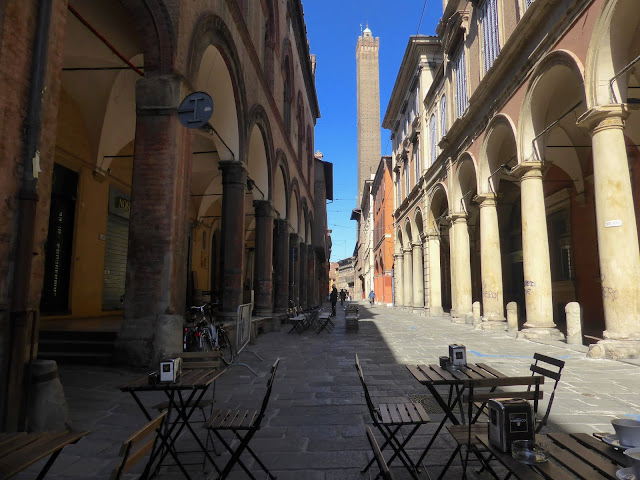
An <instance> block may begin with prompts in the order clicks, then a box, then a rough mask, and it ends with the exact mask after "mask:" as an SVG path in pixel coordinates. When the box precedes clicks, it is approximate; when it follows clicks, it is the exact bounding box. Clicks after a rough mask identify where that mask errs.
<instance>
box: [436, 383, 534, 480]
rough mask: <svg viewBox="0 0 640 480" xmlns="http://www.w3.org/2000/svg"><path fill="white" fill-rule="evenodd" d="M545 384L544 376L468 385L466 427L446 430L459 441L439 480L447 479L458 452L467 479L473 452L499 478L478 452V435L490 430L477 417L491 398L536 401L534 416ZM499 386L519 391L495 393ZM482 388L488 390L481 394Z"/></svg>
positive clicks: (464, 425) (448, 426)
mask: <svg viewBox="0 0 640 480" xmlns="http://www.w3.org/2000/svg"><path fill="white" fill-rule="evenodd" d="M543 383H544V377H541V376H528V377H502V378H491V379H480V380H470V381H469V383H468V384H467V386H466V389H467V393H465V394H464V395H463V401H464V402H465V403H466V405H467V412H466V413H467V417H468V418H467V424H460V425H447V430H448V431H449V433H450V434H451V436H452V437H453V439H454V440H455V442H456V448H455V450H454V451H453V453H452V454H451V456H450V457H449V460H448V461H447V464H446V465H445V466H444V468H443V469H442V472H440V476H439V477H438V480H440V479H442V478H444V475H445V473H446V472H447V470H448V469H449V467H450V466H451V463H452V462H453V459H454V458H455V457H456V455H457V454H458V453H460V460H461V461H462V468H463V478H466V474H467V464H468V461H469V454H470V453H473V454H474V455H475V456H476V458H477V459H478V460H479V461H480V463H481V464H482V469H485V468H486V469H487V470H489V472H490V473H491V474H492V475H493V476H494V477H495V478H497V476H496V474H495V472H494V471H493V469H492V468H491V467H490V465H489V460H490V458H489V459H485V458H484V457H483V456H482V453H481V452H480V450H479V449H478V445H480V442H479V441H478V440H477V438H476V436H477V435H479V434H483V433H484V434H486V433H488V430H489V424H488V422H485V421H483V422H480V421H478V417H479V416H480V414H481V413H482V412H483V411H484V408H485V405H486V403H487V402H488V401H489V400H491V399H497V398H524V399H526V400H533V414H534V416H535V414H536V412H537V411H538V401H539V400H540V399H541V398H542V395H543V394H542V390H541V389H540V385H542V384H543ZM500 387H509V388H511V387H515V388H516V389H517V390H516V391H514V390H509V391H504V390H496V389H497V388H500ZM480 388H482V389H484V390H485V391H482V390H480V391H478V389H480ZM474 411H475V413H474ZM462 447H465V449H466V453H465V457H464V458H462V453H461V449H462Z"/></svg>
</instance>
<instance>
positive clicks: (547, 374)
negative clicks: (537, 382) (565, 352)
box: [530, 365, 560, 381]
mask: <svg viewBox="0 0 640 480" xmlns="http://www.w3.org/2000/svg"><path fill="white" fill-rule="evenodd" d="M530 370H531V371H532V372H533V373H537V374H538V375H544V376H545V377H549V378H552V379H554V380H556V381H557V380H560V374H559V373H558V372H552V371H551V370H547V369H546V368H542V367H539V366H537V365H531V367H530Z"/></svg>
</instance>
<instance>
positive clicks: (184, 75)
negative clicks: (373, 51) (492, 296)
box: [0, 0, 331, 431]
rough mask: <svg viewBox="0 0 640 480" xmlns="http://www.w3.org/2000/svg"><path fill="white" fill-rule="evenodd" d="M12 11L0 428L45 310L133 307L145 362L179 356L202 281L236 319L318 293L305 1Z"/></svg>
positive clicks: (122, 341)
mask: <svg viewBox="0 0 640 480" xmlns="http://www.w3.org/2000/svg"><path fill="white" fill-rule="evenodd" d="M18 4H19V5H18ZM0 22H2V25H1V26H0V69H1V70H2V75H1V76H0V78H2V79H3V80H2V81H3V82H4V83H3V87H4V88H2V92H3V93H2V96H3V101H2V102H1V103H2V109H3V118H5V119H9V120H8V121H5V122H4V123H3V128H4V132H5V134H4V135H3V136H2V139H1V140H0V150H1V151H2V152H3V154H2V155H1V156H0V157H1V160H0V162H2V163H1V165H2V172H4V173H3V174H2V175H1V176H0V192H2V193H1V196H2V200H3V201H2V202H1V203H2V206H1V207H0V208H1V209H2V218H3V219H5V221H4V222H2V224H1V225H0V316H1V317H2V322H1V324H2V327H1V328H2V330H1V331H0V335H1V337H2V352H1V354H2V356H1V364H0V366H1V372H2V373H1V379H2V383H3V385H6V386H7V388H6V389H3V390H2V398H0V411H1V412H2V423H3V427H4V429H5V430H4V431H10V430H12V429H15V428H17V426H18V424H19V423H20V422H19V416H20V410H21V409H20V405H21V399H23V398H24V397H23V392H22V385H23V384H25V383H28V381H27V382H25V381H24V378H25V376H28V374H29V365H30V362H31V361H32V360H33V359H34V358H35V357H36V356H37V353H38V332H39V331H41V330H42V329H45V328H46V326H47V322H51V321H54V320H55V321H58V322H60V321H61V322H72V321H74V322H75V323H74V325H76V326H77V325H82V324H84V323H85V322H91V321H93V320H95V319H102V318H105V317H116V318H120V319H122V318H124V319H123V320H121V323H122V325H121V328H120V333H119V337H118V341H117V344H116V348H117V357H116V358H118V359H119V360H120V361H123V362H127V363H129V364H132V365H148V364H149V363H150V362H154V361H155V360H156V359H158V358H160V357H162V356H163V355H165V354H166V353H167V352H173V351H177V350H178V349H180V345H181V331H182V322H183V314H184V311H185V307H187V306H189V305H191V304H192V303H191V302H192V292H193V291H194V290H210V291H211V292H212V296H213V297H214V299H217V300H219V301H220V302H221V304H222V306H221V315H222V316H223V317H228V318H233V317H234V316H235V315H236V310H237V308H238V306H239V305H240V304H245V303H252V304H253V307H254V311H255V313H256V314H258V315H261V316H269V315H273V314H274V313H277V312H284V311H286V309H287V307H288V305H289V302H290V301H291V302H294V303H296V304H300V305H302V306H311V305H313V304H316V303H318V302H319V301H320V299H321V298H323V296H324V295H325V293H324V291H326V288H327V280H325V281H323V282H322V281H315V279H318V278H319V274H318V272H319V271H320V270H321V265H322V264H323V263H326V262H327V260H328V258H329V254H330V252H329V248H330V241H329V239H328V237H327V235H326V232H327V229H326V212H324V211H322V212H320V211H317V209H318V208H319V209H320V210H323V209H324V208H325V207H324V205H325V200H326V198H327V194H328V192H329V191H330V190H331V188H330V187H329V186H328V185H327V181H328V180H329V179H328V178H327V177H326V176H324V171H325V169H324V167H323V172H317V171H316V170H317V169H318V168H319V164H317V163H316V162H315V161H314V155H313V152H314V126H315V122H316V119H317V118H318V117H319V115H320V112H319V107H318V101H317V98H316V92H315V85H314V70H315V59H314V58H313V57H312V56H311V55H310V53H309V46H308V41H307V37H306V28H305V24H304V17H303V12H302V4H301V2H300V0H278V1H274V2H265V1H259V2H246V1H240V0H222V1H218V2H211V1H206V0H194V1H192V2H178V3H176V2H169V1H163V0H153V1H141V0H122V1H120V2H91V1H77V2H73V4H71V3H68V2H66V1H62V2H37V1H26V2H25V1H22V2H14V1H10V2H3V3H2V5H1V6H0ZM96 32H98V33H96ZM98 34H99V35H98ZM103 39H105V40H106V41H103ZM196 91H201V92H205V93H206V94H207V95H209V96H210V97H211V98H212V100H213V107H212V115H211V117H210V119H208V126H207V125H206V121H207V119H204V120H202V118H203V116H201V115H200V113H199V111H197V109H196V108H195V107H194V105H195V103H191V104H189V105H187V110H188V109H189V108H191V110H189V111H190V112H193V114H192V115H193V117H192V118H191V119H189V120H188V121H186V123H187V124H188V123H189V122H191V121H193V120H198V121H200V120H202V123H203V124H204V125H203V127H204V128H200V129H189V128H185V127H184V126H183V125H182V124H181V121H180V118H179V117H180V105H181V102H182V101H183V99H184V98H185V97H186V96H187V95H188V94H190V93H192V92H196ZM196 114H197V115H196ZM196 117H197V118H196ZM319 176H320V177H322V178H320V180H321V183H324V187H321V186H318V183H317V182H318V180H319ZM317 196H320V197H324V198H322V199H321V200H320V201H318V200H319V199H318V198H316V197H317ZM322 288H324V290H323V291H322V292H321V289H322ZM74 328H75V327H74Z"/></svg>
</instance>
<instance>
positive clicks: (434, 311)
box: [429, 307, 444, 317]
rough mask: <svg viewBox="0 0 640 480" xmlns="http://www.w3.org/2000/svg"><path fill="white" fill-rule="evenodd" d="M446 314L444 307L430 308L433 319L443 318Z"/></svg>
mask: <svg viewBox="0 0 640 480" xmlns="http://www.w3.org/2000/svg"><path fill="white" fill-rule="evenodd" d="M443 313H444V310H442V307H431V308H429V315H430V316H432V317H441V316H442V315H443Z"/></svg>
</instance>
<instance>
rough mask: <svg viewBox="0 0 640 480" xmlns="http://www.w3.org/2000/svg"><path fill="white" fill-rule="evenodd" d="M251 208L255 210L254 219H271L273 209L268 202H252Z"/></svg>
mask: <svg viewBox="0 0 640 480" xmlns="http://www.w3.org/2000/svg"><path fill="white" fill-rule="evenodd" d="M253 208H255V210H256V217H272V216H273V207H272V206H271V202H270V201H269V200H254V201H253Z"/></svg>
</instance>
